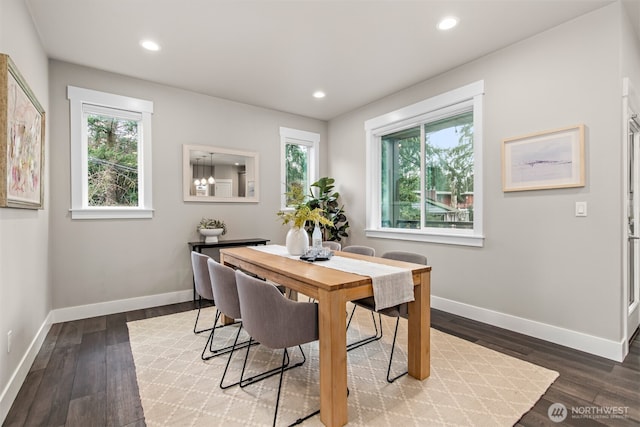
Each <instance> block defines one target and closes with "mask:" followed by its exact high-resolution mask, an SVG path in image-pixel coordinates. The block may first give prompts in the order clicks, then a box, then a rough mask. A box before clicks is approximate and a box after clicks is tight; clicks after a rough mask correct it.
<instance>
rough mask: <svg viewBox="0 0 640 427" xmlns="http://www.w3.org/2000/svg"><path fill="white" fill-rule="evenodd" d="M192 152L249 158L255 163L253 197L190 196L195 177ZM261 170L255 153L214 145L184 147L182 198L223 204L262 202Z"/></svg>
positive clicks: (184, 145) (189, 145)
mask: <svg viewBox="0 0 640 427" xmlns="http://www.w3.org/2000/svg"><path fill="white" fill-rule="evenodd" d="M191 151H205V152H207V153H220V154H230V155H235V156H243V157H249V158H252V159H253V162H254V171H253V173H254V178H255V179H254V185H253V196H251V197H248V196H246V197H238V196H234V197H217V196H194V195H191V194H190V190H191V184H192V181H193V177H192V176H191V175H192V173H191V164H190V159H191V155H190V153H191ZM259 172H260V169H259V156H258V153H257V152H255V151H244V150H234V149H230V148H223V147H216V146H213V145H191V144H183V145H182V197H183V200H184V201H185V202H210V203H211V202H222V203H225V202H226V203H229V202H231V203H238V202H240V203H257V202H259V201H260V173H259Z"/></svg>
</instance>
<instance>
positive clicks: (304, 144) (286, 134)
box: [280, 127, 320, 209]
mask: <svg viewBox="0 0 640 427" xmlns="http://www.w3.org/2000/svg"><path fill="white" fill-rule="evenodd" d="M280 142H281V157H282V172H281V176H282V178H281V182H282V191H281V193H282V202H281V207H282V208H283V209H286V208H288V207H290V206H291V203H290V200H288V199H287V193H288V192H290V191H291V190H292V189H293V188H294V187H299V188H300V189H302V193H303V194H308V193H309V186H310V185H311V184H313V183H314V182H316V181H317V180H318V164H319V155H318V145H319V143H320V134H317V133H313V132H307V131H302V130H296V129H289V128H285V127H281V128H280Z"/></svg>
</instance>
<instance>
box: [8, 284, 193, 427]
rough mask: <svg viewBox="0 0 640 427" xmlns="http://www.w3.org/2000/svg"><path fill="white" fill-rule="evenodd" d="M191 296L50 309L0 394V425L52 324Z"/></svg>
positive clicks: (183, 294) (173, 294)
mask: <svg viewBox="0 0 640 427" xmlns="http://www.w3.org/2000/svg"><path fill="white" fill-rule="evenodd" d="M191 299H193V291H192V290H190V289H189V290H185V291H177V292H169V293H166V294H158V295H149V296H144V297H137V298H129V299H122V300H116V301H107V302H101V303H96V304H87V305H79V306H75V307H67V308H59V309H55V310H51V311H50V312H49V314H48V315H47V317H46V319H45V320H44V322H43V323H42V326H40V329H39V330H38V333H37V334H36V336H35V337H34V338H33V340H32V341H31V344H30V345H29V348H28V349H27V351H26V353H25V354H24V356H23V357H22V360H20V363H19V364H18V367H17V368H16V370H15V371H14V373H13V375H12V376H11V378H10V379H9V382H8V383H7V386H6V387H5V389H4V390H3V391H2V394H1V395H0V424H2V423H3V422H4V420H5V418H6V417H7V414H8V413H9V409H11V405H12V404H13V401H14V400H15V398H16V396H17V395H18V392H19V391H20V387H22V383H23V382H24V380H25V378H26V377H27V374H28V373H29V369H31V365H32V364H33V361H34V360H35V358H36V356H37V354H38V352H39V351H40V348H41V347H42V343H43V342H44V339H45V338H46V336H47V333H48V332H49V329H50V328H51V325H52V324H54V323H60V322H69V321H72V320H79V319H86V318H89V317H96V316H104V315H107V314H114V313H121V312H124V311H131V310H139V309H142V308H149V307H158V306H161V305H167V304H176V303H179V302H185V301H190V300H191Z"/></svg>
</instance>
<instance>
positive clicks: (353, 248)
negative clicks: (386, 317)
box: [342, 245, 382, 351]
mask: <svg viewBox="0 0 640 427" xmlns="http://www.w3.org/2000/svg"><path fill="white" fill-rule="evenodd" d="M342 252H350V253H354V254H360V255H367V256H376V250H375V249H374V248H372V247H370V246H362V245H350V246H345V247H344V248H342ZM357 307H358V306H357V305H354V306H353V309H352V310H351V314H350V315H348V316H349V319H348V321H347V330H349V325H350V324H351V320H352V319H353V315H354V313H355V312H356V308H357ZM378 317H379V319H378V322H376V316H375V314H374V313H373V312H372V313H371V320H372V321H373V329H374V331H375V333H374V334H373V335H371V336H368V337H365V338H362V339H359V340H357V341H355V342H352V343H350V344H347V351H349V350H353V349H355V348H358V347H360V346H363V345H365V344H368V343H370V342H373V341H377V340H379V339H380V338H382V326H380V329H379V330H378V324H380V325H382V318H381V317H380V316H378Z"/></svg>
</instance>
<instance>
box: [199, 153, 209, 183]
mask: <svg viewBox="0 0 640 427" xmlns="http://www.w3.org/2000/svg"><path fill="white" fill-rule="evenodd" d="M204 159H205V157H204V156H202V178H201V179H200V185H206V184H207V179H206V178H205V177H204Z"/></svg>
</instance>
